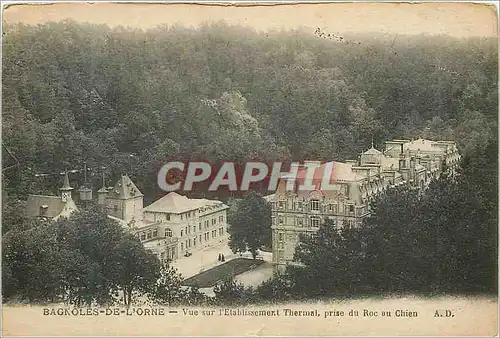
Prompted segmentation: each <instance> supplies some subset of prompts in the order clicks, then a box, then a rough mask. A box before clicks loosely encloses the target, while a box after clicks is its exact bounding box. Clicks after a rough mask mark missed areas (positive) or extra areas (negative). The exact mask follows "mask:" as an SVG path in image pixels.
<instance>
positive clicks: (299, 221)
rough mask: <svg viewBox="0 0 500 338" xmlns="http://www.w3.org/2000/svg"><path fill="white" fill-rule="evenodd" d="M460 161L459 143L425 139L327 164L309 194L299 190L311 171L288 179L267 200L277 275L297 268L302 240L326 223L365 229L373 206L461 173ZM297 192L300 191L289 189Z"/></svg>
mask: <svg viewBox="0 0 500 338" xmlns="http://www.w3.org/2000/svg"><path fill="white" fill-rule="evenodd" d="M459 160H460V155H459V154H458V150H457V148H456V145H455V143H454V142H450V141H430V140H424V139H419V140H416V141H411V140H392V141H388V142H386V149H385V151H383V152H382V151H380V150H377V149H375V148H374V147H373V145H372V147H371V148H370V149H368V150H366V151H365V152H363V153H361V154H360V156H359V158H358V160H351V161H346V162H345V163H342V162H327V163H323V164H321V166H320V167H319V168H317V169H316V170H315V171H314V175H313V177H312V181H313V186H315V187H316V188H315V189H313V190H309V191H307V190H306V191H301V190H299V189H297V187H298V186H300V185H301V184H302V183H303V182H304V177H305V175H306V168H305V167H302V168H299V169H298V171H297V175H296V176H295V175H283V176H282V177H281V179H280V180H279V182H278V187H277V189H276V192H275V193H274V194H272V195H269V196H266V197H265V198H266V200H268V201H269V202H270V203H271V206H272V227H271V228H272V248H273V263H274V266H275V271H283V270H284V269H285V267H286V265H287V264H291V263H292V262H293V254H294V252H295V247H296V246H297V244H298V240H299V234H301V233H313V232H316V231H317V230H318V229H319V226H320V225H321V224H323V223H324V222H325V221H326V220H330V221H331V222H332V223H333V224H334V226H336V227H339V228H340V227H356V226H359V225H360V224H361V222H362V220H363V218H365V217H366V216H368V215H369V202H370V200H371V199H372V198H373V197H375V196H376V195H378V194H380V193H381V192H383V191H384V190H386V189H389V188H392V187H395V186H399V185H404V184H406V185H409V186H410V187H413V188H415V189H425V188H426V187H427V186H428V184H429V183H430V182H431V180H432V179H434V178H438V177H439V175H440V173H441V171H442V169H443V165H446V167H447V168H448V169H449V170H450V172H451V173H453V172H454V171H455V169H456V168H457V166H458V164H459ZM330 168H331V174H330V183H332V186H333V187H332V189H328V190H322V189H321V185H320V183H321V181H322V179H323V173H324V172H325V170H327V169H330ZM289 187H294V189H289Z"/></svg>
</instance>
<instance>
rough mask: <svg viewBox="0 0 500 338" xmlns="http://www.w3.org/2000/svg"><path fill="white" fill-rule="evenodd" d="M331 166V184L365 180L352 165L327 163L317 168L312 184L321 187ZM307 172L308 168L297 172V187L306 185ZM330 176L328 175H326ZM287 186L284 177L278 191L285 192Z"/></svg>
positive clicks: (302, 168)
mask: <svg viewBox="0 0 500 338" xmlns="http://www.w3.org/2000/svg"><path fill="white" fill-rule="evenodd" d="M330 166H331V173H330V180H329V183H330V184H335V183H336V182H337V183H339V182H342V183H345V182H356V181H359V180H362V179H364V176H362V175H361V174H358V173H356V172H355V171H353V170H352V166H353V164H352V163H343V162H326V163H323V164H321V165H320V167H319V168H317V169H316V170H315V171H314V175H313V179H312V182H313V184H315V185H316V186H318V187H319V185H320V184H321V183H322V181H323V175H324V173H325V170H328V171H329V170H330V169H329V167H330ZM306 172H307V168H305V167H301V168H299V169H298V171H297V176H296V178H295V181H296V186H297V187H298V186H301V185H302V184H304V181H305V178H306ZM326 174H328V173H326ZM285 184H286V176H283V179H281V180H280V183H279V187H278V189H280V190H283V189H285V187H286V186H285Z"/></svg>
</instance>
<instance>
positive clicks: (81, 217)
mask: <svg viewBox="0 0 500 338" xmlns="http://www.w3.org/2000/svg"><path fill="white" fill-rule="evenodd" d="M2 244H3V249H4V250H3V265H4V271H5V272H6V273H7V274H8V277H9V278H8V279H7V284H6V285H5V286H4V289H3V291H4V292H5V293H4V297H5V298H7V299H8V298H12V297H20V298H22V299H26V300H28V301H30V302H54V301H63V302H67V303H70V304H74V305H76V306H82V305H85V304H86V305H89V306H90V305H91V304H93V303H97V304H110V303H112V302H113V298H114V295H115V294H116V293H117V292H119V291H122V292H123V293H124V298H123V300H124V304H125V305H127V306H130V304H131V302H132V294H133V291H134V290H137V291H141V292H143V293H145V292H147V291H148V290H149V289H150V288H151V286H152V284H153V283H154V282H155V281H156V280H157V278H158V276H159V269H160V263H159V260H158V258H157V257H156V256H155V255H153V254H151V253H149V252H147V251H146V250H145V249H144V247H143V246H142V244H141V243H140V242H139V240H138V239H136V238H134V237H133V236H132V235H131V234H129V233H127V232H126V231H125V230H124V229H123V228H122V227H121V225H120V224H118V223H117V222H116V221H114V220H111V219H110V218H109V217H107V215H105V214H104V213H103V212H102V211H101V210H100V209H99V208H98V207H97V206H95V205H88V206H87V207H86V208H85V209H83V210H81V211H80V212H77V213H74V214H73V215H72V216H71V217H70V218H61V219H59V220H58V221H56V222H53V221H41V220H39V221H34V222H33V223H32V224H31V226H30V227H29V228H28V229H26V230H24V229H22V230H17V229H16V230H13V231H10V232H9V234H8V235H7V236H4V237H3V243H2Z"/></svg>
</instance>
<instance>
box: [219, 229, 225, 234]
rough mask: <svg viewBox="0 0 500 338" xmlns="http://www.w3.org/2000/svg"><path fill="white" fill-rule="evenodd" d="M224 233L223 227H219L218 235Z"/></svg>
mask: <svg viewBox="0 0 500 338" xmlns="http://www.w3.org/2000/svg"><path fill="white" fill-rule="evenodd" d="M222 235H224V228H219V236H222Z"/></svg>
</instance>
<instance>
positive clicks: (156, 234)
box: [153, 229, 158, 237]
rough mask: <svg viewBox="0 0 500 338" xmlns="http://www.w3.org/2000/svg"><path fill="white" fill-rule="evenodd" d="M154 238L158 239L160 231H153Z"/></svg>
mask: <svg viewBox="0 0 500 338" xmlns="http://www.w3.org/2000/svg"><path fill="white" fill-rule="evenodd" d="M153 237H158V229H154V230H153Z"/></svg>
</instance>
